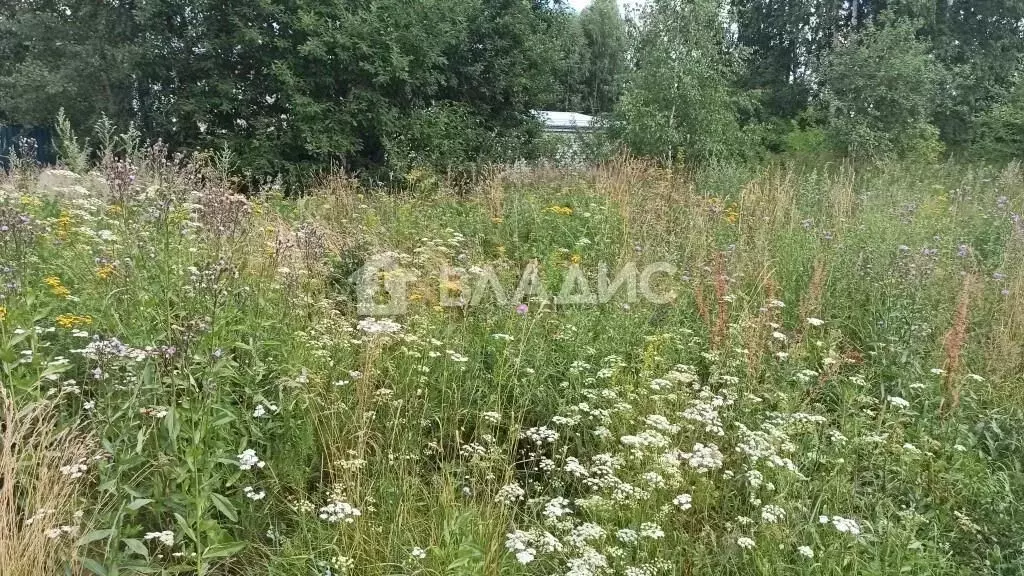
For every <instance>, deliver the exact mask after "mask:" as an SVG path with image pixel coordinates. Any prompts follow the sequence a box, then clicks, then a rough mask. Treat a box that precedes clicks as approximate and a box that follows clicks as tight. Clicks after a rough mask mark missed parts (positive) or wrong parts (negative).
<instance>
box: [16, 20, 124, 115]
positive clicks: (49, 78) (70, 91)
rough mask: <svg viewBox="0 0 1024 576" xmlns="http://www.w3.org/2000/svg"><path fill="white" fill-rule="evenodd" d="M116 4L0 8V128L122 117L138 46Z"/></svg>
mask: <svg viewBox="0 0 1024 576" xmlns="http://www.w3.org/2000/svg"><path fill="white" fill-rule="evenodd" d="M133 31H134V24H133V22H132V15H131V12H130V11H129V10H126V8H125V6H124V4H123V3H122V2H95V1H89V0H68V1H65V2H53V1H51V0H10V1H7V2H0V122H7V123H16V124H26V125H48V124H52V123H53V122H54V118H56V116H57V112H58V111H59V110H60V109H61V108H64V109H65V110H66V112H67V115H68V117H69V118H70V119H71V121H72V122H74V123H77V124H87V125H91V123H92V122H93V121H95V120H97V119H98V118H99V117H100V116H101V115H103V114H107V115H109V116H114V117H120V116H124V115H127V114H128V112H129V111H130V110H131V106H132V86H133V82H132V70H133V66H134V63H135V58H136V57H137V55H138V54H139V47H138V46H137V45H135V44H133V43H132V42H131V41H130V40H131V38H132V36H133Z"/></svg>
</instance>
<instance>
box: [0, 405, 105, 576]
mask: <svg viewBox="0 0 1024 576" xmlns="http://www.w3.org/2000/svg"><path fill="white" fill-rule="evenodd" d="M0 403H2V404H3V406H2V414H3V427H2V435H0V574H2V575H3V576H44V575H45V576H50V575H53V574H63V573H64V569H65V567H67V566H71V565H72V563H73V561H74V555H75V549H74V542H75V540H76V539H77V536H76V532H77V531H78V529H79V526H78V525H79V523H80V521H81V520H80V517H76V516H75V512H76V510H77V509H78V504H79V501H78V495H79V491H80V490H81V489H82V488H83V486H84V484H85V482H86V478H87V477H88V475H87V474H86V475H83V476H81V477H79V478H73V477H72V476H71V475H69V474H67V473H66V471H62V470H61V468H62V467H64V466H69V465H74V464H79V463H84V464H86V465H87V464H88V463H89V458H90V457H91V456H92V454H93V452H94V448H93V447H94V444H93V443H92V442H91V441H90V440H89V438H87V437H85V436H84V435H83V434H81V432H80V431H78V430H74V429H60V428H58V425H57V417H56V415H55V414H54V411H53V408H52V406H51V405H49V404H42V403H40V404H32V405H28V406H23V407H16V406H15V404H14V402H13V401H12V400H11V399H10V398H9V396H8V395H7V393H6V392H5V391H4V390H3V389H2V388H0ZM61 527H64V529H63V530H61ZM57 531H60V533H59V534H58V533H57ZM72 572H73V573H77V570H75V569H74V568H72Z"/></svg>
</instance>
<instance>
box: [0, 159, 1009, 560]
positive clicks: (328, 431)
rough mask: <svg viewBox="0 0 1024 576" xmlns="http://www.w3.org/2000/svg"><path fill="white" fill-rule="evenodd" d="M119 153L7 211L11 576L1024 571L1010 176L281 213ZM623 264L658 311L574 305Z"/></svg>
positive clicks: (607, 192)
mask: <svg viewBox="0 0 1024 576" xmlns="http://www.w3.org/2000/svg"><path fill="white" fill-rule="evenodd" d="M128 152H129V154H127V155H126V156H125V158H126V159H125V160H116V159H114V157H113V156H107V157H106V159H105V160H104V161H103V162H101V163H100V164H99V165H98V166H97V167H96V168H95V169H93V171H92V172H91V173H88V174H79V175H77V176H75V175H72V174H70V173H52V172H48V173H46V174H44V175H42V176H41V175H40V173H39V169H38V168H37V167H35V166H33V165H31V164H27V163H17V162H16V163H15V165H14V170H13V172H12V174H11V175H9V176H8V177H7V178H6V179H5V180H3V181H2V182H0V277H2V280H0V363H2V364H0V366H2V373H0V381H2V391H3V402H4V408H5V409H4V411H3V427H2V429H0V432H2V441H0V445H2V450H3V451H2V453H0V478H2V480H0V573H2V574H4V575H5V576H28V575H42V574H47V575H49V574H96V575H114V574H133V573H142V574H207V575H213V574H224V575H257V574H259V575H263V574H273V575H288V576H291V575H295V576H299V575H302V576H308V575H314V574H319V575H341V574H355V575H396V574H409V575H413V574H419V575H424V576H426V575H453V576H455V575H475V574H481V575H498V574H501V575H506V574H507V575H523V576H525V575H536V576H549V575H556V574H557V575H565V576H598V575H613V574H614V575H624V576H655V575H675V574H680V575H737V576H739V575H744V576H746V575H750V574H772V575H794V574H798V575H811V574H821V575H840V574H851V575H853V574H857V575H896V574H901V575H902V574H921V575H932V576H935V575H964V576H966V575H978V574H999V575H1016V574H1021V573H1022V571H1024V537H1022V534H1024V503H1022V498H1024V470H1022V463H1024V420H1022V419H1021V418H1022V415H1024V394H1022V393H1021V386H1022V385H1024V377H1022V373H1024V348H1022V346H1024V344H1022V343H1024V219H1022V217H1021V215H1022V214H1024V171H1022V168H1021V167H1020V166H1019V165H1016V164H1014V165H1010V166H1009V167H1007V168H1005V169H1001V170H997V169H984V168H971V167H965V166H961V165H955V164H940V165H917V166H914V165H887V166H876V167H854V166H849V165H845V166H844V165H823V166H817V167H799V168H798V167H791V166H790V167H787V166H770V167H765V168H760V169H749V168H735V167H730V166H726V165H723V166H712V167H708V168H706V169H703V170H700V171H696V172H677V173H668V172H663V171H659V170H656V169H654V168H651V167H648V166H646V165H644V164H642V163H639V162H635V161H630V160H618V161H614V162H610V163H608V164H605V165H603V166H600V167H597V168H593V169H589V170H585V171H575V172H571V171H559V170H553V169H540V168H536V169H525V168H509V169H506V170H495V171H494V172H493V173H492V174H491V175H490V177H488V178H485V179H482V180H481V181H480V182H479V183H478V184H477V185H476V186H475V187H474V188H473V189H472V190H466V191H461V192H459V193H455V192H452V191H448V190H446V189H445V187H444V186H443V185H441V184H440V183H439V182H438V181H437V180H434V179H431V178H422V179H420V180H418V181H417V182H419V185H418V186H416V187H414V189H412V190H406V191H394V190H378V189H370V188H365V187H363V186H361V185H359V184H358V183H356V182H354V181H352V180H348V179H345V178H343V177H340V176H337V177H334V176H332V177H324V178H322V179H321V180H320V181H319V182H318V183H317V184H316V185H313V186H310V187H309V189H308V190H306V191H305V194H304V195H302V196H301V197H291V198H286V197H283V196H282V195H281V194H279V193H278V192H277V191H276V190H275V189H269V190H268V191H267V192H266V193H265V194H263V195H258V196H250V197H242V196H238V195H235V194H233V193H232V190H233V189H234V187H233V186H232V184H231V182H230V181H229V179H228V177H227V176H226V175H225V174H224V173H223V172H222V171H220V170H218V169H217V164H216V163H215V162H213V160H212V159H210V158H202V157H196V158H192V159H188V160H184V159H181V158H177V159H175V160H166V159H165V155H164V154H163V153H162V150H160V149H159V148H156V149H153V150H149V149H141V148H137V149H134V150H129V151H128ZM380 254H389V255H390V256H391V257H392V258H393V259H394V260H395V261H396V262H398V263H399V267H398V268H397V269H393V270H390V271H388V272H387V273H386V274H385V275H384V276H386V277H380V278H378V277H373V278H372V279H374V280H379V281H380V282H381V285H387V282H388V281H389V280H394V279H395V278H401V279H402V282H404V283H406V284H407V286H408V291H407V293H406V294H405V302H404V303H405V305H406V310H405V313H404V314H402V315H400V316H395V317H393V318H381V317H377V318H373V319H371V318H366V317H360V316H359V314H358V309H357V298H358V296H359V293H358V292H357V291H356V290H355V287H354V284H353V274H356V273H358V271H359V269H360V266H361V265H362V264H363V263H364V262H365V261H367V259H369V258H371V257H373V256H375V255H380ZM531 263H534V264H535V269H536V270H537V271H538V277H539V278H540V279H541V282H543V284H544V286H545V287H546V289H547V290H546V292H547V296H546V297H545V296H544V294H542V293H541V292H540V291H535V293H534V294H533V296H527V297H525V298H524V299H523V300H522V301H503V302H498V301H497V299H489V298H478V299H477V301H476V302H473V301H472V298H466V297H467V296H471V293H474V292H473V290H474V288H473V286H474V281H475V280H474V279H475V278H479V277H481V272H482V271H494V273H495V277H497V278H498V279H499V281H500V283H501V285H502V286H505V287H507V290H508V291H509V292H511V291H512V288H514V287H516V286H517V284H518V283H519V282H520V277H521V275H522V273H523V270H524V269H527V268H529V267H530V265H531ZM630 263H632V264H634V265H636V266H637V267H638V269H643V268H644V267H645V266H648V265H650V264H653V263H663V265H665V266H666V268H665V269H668V268H667V266H668V265H671V266H672V267H674V268H675V272H674V273H672V274H669V273H659V274H658V275H657V276H656V278H655V279H654V280H653V282H654V289H655V292H656V295H657V296H658V298H655V300H657V301H652V300H651V299H644V298H637V299H635V300H633V301H628V300H627V298H626V297H627V296H628V292H626V291H624V292H622V293H620V294H619V295H618V296H621V298H619V297H617V298H613V299H612V300H611V301H609V302H605V303H597V304H565V303H564V298H563V299H562V301H560V299H559V298H558V294H559V290H560V286H561V285H562V282H563V279H564V278H565V277H566V276H567V275H569V274H570V273H573V274H575V273H576V272H582V275H583V277H584V278H585V279H586V282H587V283H588V284H589V286H590V288H591V289H593V287H594V286H596V285H597V281H598V280H597V278H598V275H599V274H600V270H601V265H602V264H604V265H605V266H607V267H608V269H610V270H613V271H614V270H621V269H623V267H625V266H628V265H629V264H630ZM443 266H448V267H450V269H449V272H448V273H447V274H446V275H444V277H443V280H441V281H439V280H438V278H439V270H440V269H441V267H443ZM452 270H455V272H452ZM571 271H572V272H571ZM535 288H536V287H535ZM378 296H380V297H383V296H385V295H384V294H379V295H378ZM460 297H464V298H465V299H466V300H467V304H466V305H465V306H455V307H453V306H451V305H450V303H451V301H452V300H453V299H455V300H458V298H460ZM446 303H447V305H442V304H446Z"/></svg>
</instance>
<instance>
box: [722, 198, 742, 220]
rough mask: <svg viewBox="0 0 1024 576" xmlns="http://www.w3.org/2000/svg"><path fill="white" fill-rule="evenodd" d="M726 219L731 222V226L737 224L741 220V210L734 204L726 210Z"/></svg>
mask: <svg viewBox="0 0 1024 576" xmlns="http://www.w3.org/2000/svg"><path fill="white" fill-rule="evenodd" d="M725 219H726V220H728V221H729V224H735V223H736V222H737V221H739V219H740V208H739V206H738V205H737V204H736V203H735V202H733V203H732V204H730V205H729V207H728V208H726V209H725Z"/></svg>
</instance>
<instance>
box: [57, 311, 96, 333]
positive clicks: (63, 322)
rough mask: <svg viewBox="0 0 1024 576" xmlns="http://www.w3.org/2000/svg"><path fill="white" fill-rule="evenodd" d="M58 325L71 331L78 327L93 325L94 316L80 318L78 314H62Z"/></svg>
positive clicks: (58, 319)
mask: <svg viewBox="0 0 1024 576" xmlns="http://www.w3.org/2000/svg"><path fill="white" fill-rule="evenodd" d="M56 323H57V326H59V327H61V328H64V329H66V330H70V329H72V328H76V327H78V326H88V325H89V324H92V316H88V315H83V316H79V315H77V314H61V315H60V316H57V320H56Z"/></svg>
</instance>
